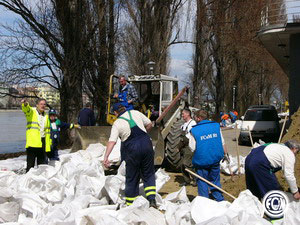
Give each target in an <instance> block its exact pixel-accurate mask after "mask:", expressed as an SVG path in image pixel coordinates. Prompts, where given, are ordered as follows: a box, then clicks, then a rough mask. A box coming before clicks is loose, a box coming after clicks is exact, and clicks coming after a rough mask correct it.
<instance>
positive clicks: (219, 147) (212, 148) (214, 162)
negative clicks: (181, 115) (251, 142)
mask: <svg viewBox="0 0 300 225" xmlns="http://www.w3.org/2000/svg"><path fill="white" fill-rule="evenodd" d="M194 117H195V121H196V122H197V125H195V126H193V128H192V129H191V134H192V135H190V138H189V147H190V149H191V150H192V151H194V156H193V160H192V163H193V166H194V167H195V169H196V172H197V174H198V175H199V176H201V177H203V178H205V179H206V180H208V181H210V182H211V183H213V184H215V185H216V186H218V187H221V183H220V161H221V160H222V159H223V158H224V155H225V159H226V160H227V161H229V157H228V153H227V149H226V146H225V142H224V138H223V136H222V133H221V129H220V125H219V123H216V122H213V121H210V120H208V119H207V117H208V114H207V112H206V111H204V110H198V111H196V112H195V114H194ZM197 184H198V194H199V195H200V196H203V197H207V198H209V197H210V196H211V197H212V198H213V199H214V200H216V201H222V200H224V197H223V195H222V193H221V192H220V191H219V190H218V189H216V188H215V187H212V186H209V185H208V184H207V183H206V182H204V181H202V180H200V179H197ZM209 192H210V194H209Z"/></svg>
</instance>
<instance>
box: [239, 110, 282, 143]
mask: <svg viewBox="0 0 300 225" xmlns="http://www.w3.org/2000/svg"><path fill="white" fill-rule="evenodd" d="M241 119H242V125H241V131H240V136H239V139H238V142H239V145H244V144H249V143H251V142H250V137H249V130H250V132H251V135H252V138H253V141H258V140H259V139H261V140H263V141H264V142H276V143H277V142H278V138H279V135H280V128H279V121H280V118H279V117H278V114H277V111H276V109H275V107H274V106H271V105H252V106H250V107H249V108H248V109H247V111H246V112H245V115H244V116H242V117H241Z"/></svg>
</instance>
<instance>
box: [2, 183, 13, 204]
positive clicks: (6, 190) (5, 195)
mask: <svg viewBox="0 0 300 225" xmlns="http://www.w3.org/2000/svg"><path fill="white" fill-rule="evenodd" d="M14 193H15V190H13V189H12V188H11V187H1V188H0V204H2V203H5V202H8V201H9V198H11V197H12V196H13V195H14Z"/></svg>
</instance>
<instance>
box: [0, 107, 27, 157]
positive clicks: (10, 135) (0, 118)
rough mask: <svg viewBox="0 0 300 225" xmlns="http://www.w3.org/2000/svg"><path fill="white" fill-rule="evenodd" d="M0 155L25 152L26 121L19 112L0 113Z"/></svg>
mask: <svg viewBox="0 0 300 225" xmlns="http://www.w3.org/2000/svg"><path fill="white" fill-rule="evenodd" d="M0 127H1V128H0V129H1V131H0V154H1V153H13V152H22V151H25V140H26V135H25V133H26V119H25V116H24V113H23V112H22V111H21V110H19V111H0Z"/></svg>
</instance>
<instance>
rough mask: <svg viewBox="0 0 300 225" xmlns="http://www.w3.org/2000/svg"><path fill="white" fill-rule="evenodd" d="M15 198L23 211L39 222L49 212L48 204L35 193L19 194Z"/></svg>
mask: <svg viewBox="0 0 300 225" xmlns="http://www.w3.org/2000/svg"><path fill="white" fill-rule="evenodd" d="M13 198H14V199H15V201H16V202H18V203H19V205H20V208H21V209H22V211H24V210H25V212H26V213H28V212H29V214H30V216H31V217H32V218H33V219H36V220H37V221H39V220H40V219H41V218H43V217H44V215H45V213H46V212H47V207H48V204H47V203H46V202H45V201H44V200H42V199H41V198H40V197H39V196H38V195H37V194H35V193H33V192H31V193H29V192H27V193H24V192H23V193H22V192H19V193H16V194H14V196H13Z"/></svg>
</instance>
